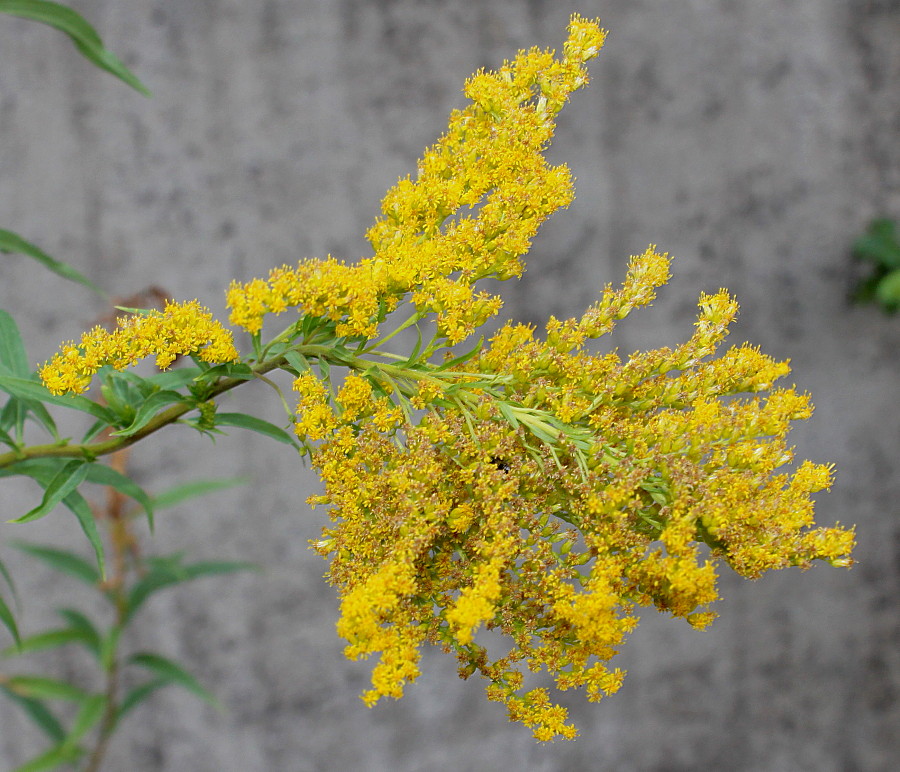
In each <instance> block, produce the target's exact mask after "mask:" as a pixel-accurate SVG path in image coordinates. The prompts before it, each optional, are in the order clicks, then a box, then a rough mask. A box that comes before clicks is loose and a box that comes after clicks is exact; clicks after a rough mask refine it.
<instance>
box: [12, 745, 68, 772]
mask: <svg viewBox="0 0 900 772" xmlns="http://www.w3.org/2000/svg"><path fill="white" fill-rule="evenodd" d="M83 753H84V751H83V750H82V749H81V748H76V747H73V746H71V745H59V746H56V747H55V748H51V749H50V750H49V751H46V752H45V753H42V754H41V755H40V756H37V757H35V758H33V759H32V760H31V761H26V762H25V763H24V764H23V765H22V766H21V767H16V768H15V769H14V770H13V771H12V772H47V771H48V770H51V769H57V768H59V767H61V766H63V765H64V764H71V763H73V762H75V761H77V760H78V758H79V757H80V756H81V755H82V754H83Z"/></svg>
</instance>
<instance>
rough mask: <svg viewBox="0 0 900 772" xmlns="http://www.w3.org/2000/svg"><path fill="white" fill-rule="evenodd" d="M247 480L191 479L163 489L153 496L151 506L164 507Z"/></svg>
mask: <svg viewBox="0 0 900 772" xmlns="http://www.w3.org/2000/svg"><path fill="white" fill-rule="evenodd" d="M246 482H247V478H246V477H223V478H222V479H219V480H192V481H191V482H188V483H184V484H183V485H176V486H175V487H174V488H170V489H169V490H167V491H163V492H162V493H160V494H159V495H158V496H154V497H153V506H154V508H155V509H164V508H166V507H173V506H175V505H176V504H180V503H181V502H182V501H185V500H187V499H192V498H196V497H197V496H205V495H206V494H207V493H213V492H214V491H218V490H223V489H224V488H232V487H234V486H235V485H242V484H244V483H246Z"/></svg>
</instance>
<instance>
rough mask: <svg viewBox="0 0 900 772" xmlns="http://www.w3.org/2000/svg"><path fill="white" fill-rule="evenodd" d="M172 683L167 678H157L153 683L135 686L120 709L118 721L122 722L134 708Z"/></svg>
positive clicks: (148, 682)
mask: <svg viewBox="0 0 900 772" xmlns="http://www.w3.org/2000/svg"><path fill="white" fill-rule="evenodd" d="M171 683H172V682H171V681H170V680H169V679H167V678H156V679H154V680H152V681H147V682H146V683H143V684H140V685H139V686H135V687H134V688H133V689H132V690H131V691H130V692H128V694H126V695H125V699H124V700H122V705H121V706H120V707H119V715H118V717H117V719H116V721H117V722H118V721H121V720H122V719H123V718H124V717H125V715H126V714H127V713H129V712H131V710H132V709H133V708H135V707H137V706H138V705H139V704H140V703H142V702H143V701H144V700H146V699H147V698H148V697H149V696H150V695H151V694H153V692H155V691H156V690H157V689H161V688H162V687H163V686H169V685H171Z"/></svg>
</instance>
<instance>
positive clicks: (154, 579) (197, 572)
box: [126, 557, 259, 621]
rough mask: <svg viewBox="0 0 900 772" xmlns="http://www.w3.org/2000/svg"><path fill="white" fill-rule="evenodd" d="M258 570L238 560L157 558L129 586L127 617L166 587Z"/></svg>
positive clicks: (250, 564) (254, 566)
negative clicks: (188, 562)
mask: <svg viewBox="0 0 900 772" xmlns="http://www.w3.org/2000/svg"><path fill="white" fill-rule="evenodd" d="M258 570H259V566H256V565H254V564H252V563H244V562H238V561H227V560H223V561H208V562H203V563H194V564H193V565H189V566H183V565H181V564H180V563H178V562H177V557H173V558H170V559H169V560H167V561H163V560H160V559H157V562H156V565H154V566H153V568H152V569H151V570H150V571H149V572H148V573H147V574H146V575H145V576H143V577H142V578H141V579H140V581H138V582H137V583H136V584H135V585H134V586H133V587H132V588H131V592H130V593H129V594H128V603H127V609H128V611H127V619H130V618H131V617H133V616H134V614H135V613H136V612H137V611H138V609H140V607H141V606H142V605H143V604H144V602H145V601H146V600H147V599H148V598H149V597H150V596H151V595H154V594H155V593H157V592H159V591H160V590H162V589H165V588H166V587H171V586H172V585H175V584H180V583H181V582H187V581H190V580H192V579H200V578H202V577H204V576H215V575H218V574H229V573H234V572H236V571H258ZM127 619H126V621H127Z"/></svg>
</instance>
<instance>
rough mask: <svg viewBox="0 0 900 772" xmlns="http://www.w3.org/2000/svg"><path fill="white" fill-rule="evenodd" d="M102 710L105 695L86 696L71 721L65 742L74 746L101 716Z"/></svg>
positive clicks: (104, 703) (104, 708) (103, 708)
mask: <svg viewBox="0 0 900 772" xmlns="http://www.w3.org/2000/svg"><path fill="white" fill-rule="evenodd" d="M104 710H106V695H103V694H92V695H91V696H90V697H88V698H86V699H85V700H84V701H83V702H82V703H81V707H80V708H79V709H78V713H77V715H76V716H75V720H74V721H73V722H72V728H71V729H70V730H69V734H68V735H67V736H66V740H65V744H66V745H68V746H70V747H71V746H74V745H75V744H76V743H77V742H78V741H79V740H80V739H81V738H82V737H84V735H85V734H87V733H88V732H89V731H90V730H91V729H92V728H93V726H94V725H95V724H96V723H97V722H98V721H99V720H100V719H101V718H102V717H103V711H104Z"/></svg>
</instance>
